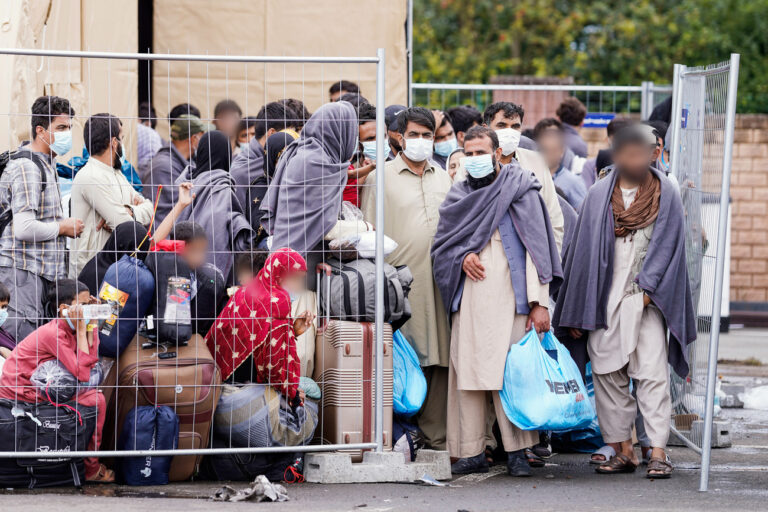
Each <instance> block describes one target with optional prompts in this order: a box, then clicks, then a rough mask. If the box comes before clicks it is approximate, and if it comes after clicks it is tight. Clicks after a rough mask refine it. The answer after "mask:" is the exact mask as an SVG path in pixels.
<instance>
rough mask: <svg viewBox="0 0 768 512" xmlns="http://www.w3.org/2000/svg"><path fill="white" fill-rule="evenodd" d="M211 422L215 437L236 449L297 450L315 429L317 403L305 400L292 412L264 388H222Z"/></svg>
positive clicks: (279, 394)
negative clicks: (282, 447)
mask: <svg viewBox="0 0 768 512" xmlns="http://www.w3.org/2000/svg"><path fill="white" fill-rule="evenodd" d="M222 388H223V389H222V392H221V398H219V404H218V405H217V406H216V414H215V415H214V418H213V431H214V434H215V435H217V436H219V437H220V438H222V439H227V440H230V441H231V443H232V446H237V447H269V446H299V445H303V444H306V443H308V442H309V441H310V440H311V439H312V436H313V435H314V433H315V427H317V402H315V401H314V400H310V399H307V400H305V401H304V404H303V405H300V406H298V407H296V409H292V408H291V406H290V405H288V402H286V400H285V398H284V397H283V395H282V394H281V393H279V392H278V391H276V390H275V389H274V388H273V387H272V386H269V385H267V384H245V385H242V386H232V385H224V386H222Z"/></svg>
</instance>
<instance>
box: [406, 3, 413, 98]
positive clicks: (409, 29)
mask: <svg viewBox="0 0 768 512" xmlns="http://www.w3.org/2000/svg"><path fill="white" fill-rule="evenodd" d="M405 44H406V46H407V48H406V51H407V54H408V106H409V107H412V106H413V0H408V17H407V19H406V21H405Z"/></svg>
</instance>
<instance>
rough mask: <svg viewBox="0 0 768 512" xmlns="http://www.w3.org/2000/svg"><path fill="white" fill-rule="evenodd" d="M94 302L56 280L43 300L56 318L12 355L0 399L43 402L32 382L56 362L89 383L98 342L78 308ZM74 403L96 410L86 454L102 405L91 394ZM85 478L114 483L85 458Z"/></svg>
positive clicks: (80, 287)
mask: <svg viewBox="0 0 768 512" xmlns="http://www.w3.org/2000/svg"><path fill="white" fill-rule="evenodd" d="M92 301H93V298H92V297H91V293H90V291H89V290H88V287H87V286H86V285H85V284H83V283H81V282H79V281H76V280H74V279H61V280H59V281H56V284H55V286H54V287H52V289H51V291H50V294H49V296H48V309H49V310H50V311H51V312H55V315H56V318H54V319H53V320H52V321H50V322H48V323H46V324H44V325H43V326H42V327H40V328H38V329H37V330H35V331H33V332H32V333H31V334H30V335H29V336H27V337H26V338H24V339H23V340H21V342H19V344H18V345H16V347H15V348H14V349H13V351H12V352H11V355H10V357H9V358H8V360H7V361H6V362H5V364H4V366H3V373H2V375H0V398H7V399H10V400H20V401H24V402H33V403H35V402H40V401H44V400H46V399H45V398H44V397H42V396H41V395H40V394H38V391H37V389H36V387H35V385H34V384H33V382H32V380H31V377H32V374H33V373H34V372H35V370H36V369H37V367H38V366H39V365H40V364H41V363H44V362H46V361H50V360H52V359H57V360H58V361H59V363H60V364H61V365H62V366H64V368H66V369H67V371H69V372H70V373H71V374H72V375H73V376H74V377H75V378H76V379H77V380H78V381H80V382H88V380H89V379H90V376H91V369H92V368H93V367H94V365H96V363H97V362H98V360H99V355H98V349H99V338H98V334H97V332H96V330H95V329H92V330H90V331H89V330H88V328H87V324H88V322H87V320H86V318H85V315H84V314H83V313H84V311H83V306H84V305H87V304H90V303H91V302H92ZM73 400H74V401H75V402H76V403H78V404H80V405H83V406H86V407H96V410H97V419H96V429H95V431H94V433H93V437H92V438H91V440H90V441H89V443H88V450H89V451H95V450H98V449H99V444H100V442H101V431H102V428H103V427H104V419H105V417H106V408H107V404H106V401H105V400H104V395H102V394H101V393H100V392H99V391H98V390H96V389H88V390H86V391H82V392H80V393H79V394H77V395H76V396H75V397H74V398H73ZM84 462H85V478H86V480H87V481H89V482H114V480H115V474H114V472H113V471H112V470H109V469H107V468H106V466H104V465H103V464H100V463H99V461H98V459H97V458H95V457H89V458H86V459H84Z"/></svg>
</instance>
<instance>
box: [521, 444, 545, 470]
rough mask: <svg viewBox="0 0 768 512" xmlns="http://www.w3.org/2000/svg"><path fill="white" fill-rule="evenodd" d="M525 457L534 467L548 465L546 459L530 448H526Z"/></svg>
mask: <svg viewBox="0 0 768 512" xmlns="http://www.w3.org/2000/svg"><path fill="white" fill-rule="evenodd" d="M525 459H526V460H527V461H528V465H529V466H531V467H532V468H543V467H544V466H545V465H546V462H544V459H542V458H541V457H539V456H538V455H536V454H535V453H534V452H533V450H532V449H530V448H526V449H525Z"/></svg>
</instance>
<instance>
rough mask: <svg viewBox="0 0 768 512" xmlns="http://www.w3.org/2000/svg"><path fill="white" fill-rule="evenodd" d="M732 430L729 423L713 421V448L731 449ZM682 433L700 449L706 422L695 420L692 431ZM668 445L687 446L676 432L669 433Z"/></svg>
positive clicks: (682, 431)
mask: <svg viewBox="0 0 768 512" xmlns="http://www.w3.org/2000/svg"><path fill="white" fill-rule="evenodd" d="M730 429H731V424H730V423H729V422H727V421H723V420H713V421H712V444H711V446H712V448H730V446H731V443H732V442H731V432H730ZM680 433H681V434H682V435H684V436H685V437H686V438H687V439H688V440H689V441H691V442H693V443H694V444H695V445H696V446H699V447H700V446H701V445H702V440H703V437H704V420H695V421H694V422H693V423H692V424H691V430H681V431H680ZM667 445H669V446H687V445H686V443H685V442H684V441H683V440H682V439H680V438H679V437H677V436H676V435H675V433H674V432H670V433H669V441H668V442H667Z"/></svg>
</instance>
